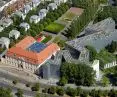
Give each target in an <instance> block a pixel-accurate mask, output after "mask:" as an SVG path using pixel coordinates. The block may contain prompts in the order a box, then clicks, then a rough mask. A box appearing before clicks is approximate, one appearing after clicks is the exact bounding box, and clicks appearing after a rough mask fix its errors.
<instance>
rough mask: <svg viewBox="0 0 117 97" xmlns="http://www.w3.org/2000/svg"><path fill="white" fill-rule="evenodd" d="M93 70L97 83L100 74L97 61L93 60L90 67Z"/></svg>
mask: <svg viewBox="0 0 117 97" xmlns="http://www.w3.org/2000/svg"><path fill="white" fill-rule="evenodd" d="M91 67H92V68H93V70H94V71H95V72H96V77H95V79H96V80H97V81H98V80H99V78H100V73H99V60H94V62H93V64H92V66H91Z"/></svg>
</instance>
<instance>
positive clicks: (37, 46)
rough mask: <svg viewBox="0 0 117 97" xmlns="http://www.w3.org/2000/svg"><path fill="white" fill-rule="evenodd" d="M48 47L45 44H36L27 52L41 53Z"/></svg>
mask: <svg viewBox="0 0 117 97" xmlns="http://www.w3.org/2000/svg"><path fill="white" fill-rule="evenodd" d="M46 47H47V45H46V44H44V43H40V42H35V43H34V44H32V45H31V46H30V47H29V48H28V49H27V50H29V51H32V52H36V53H40V52H41V51H42V50H43V49H45V48H46Z"/></svg>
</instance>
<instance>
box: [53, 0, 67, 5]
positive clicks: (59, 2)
mask: <svg viewBox="0 0 117 97" xmlns="http://www.w3.org/2000/svg"><path fill="white" fill-rule="evenodd" d="M67 1H68V0H54V2H55V3H56V4H57V5H60V4H61V3H66V2H67Z"/></svg>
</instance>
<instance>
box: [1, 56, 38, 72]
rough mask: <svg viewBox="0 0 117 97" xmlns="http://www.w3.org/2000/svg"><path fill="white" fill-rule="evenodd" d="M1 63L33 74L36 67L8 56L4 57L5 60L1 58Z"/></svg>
mask: <svg viewBox="0 0 117 97" xmlns="http://www.w3.org/2000/svg"><path fill="white" fill-rule="evenodd" d="M1 62H2V63H5V64H9V65H11V66H13V67H17V68H19V69H21V70H27V71H31V72H32V73H35V71H36V70H37V65H34V64H30V63H27V62H25V61H22V60H18V59H14V58H12V57H8V56H6V57H5V58H1Z"/></svg>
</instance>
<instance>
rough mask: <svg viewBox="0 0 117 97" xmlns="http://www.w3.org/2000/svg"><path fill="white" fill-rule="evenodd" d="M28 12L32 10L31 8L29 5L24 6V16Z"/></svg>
mask: <svg viewBox="0 0 117 97" xmlns="http://www.w3.org/2000/svg"><path fill="white" fill-rule="evenodd" d="M30 10H32V7H31V5H29V4H27V5H25V6H24V8H23V12H24V13H25V14H27V13H28V12H29V11H30Z"/></svg>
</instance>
